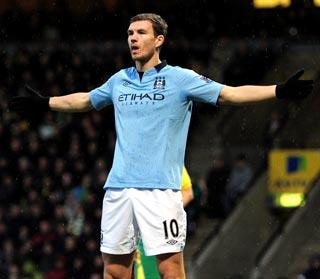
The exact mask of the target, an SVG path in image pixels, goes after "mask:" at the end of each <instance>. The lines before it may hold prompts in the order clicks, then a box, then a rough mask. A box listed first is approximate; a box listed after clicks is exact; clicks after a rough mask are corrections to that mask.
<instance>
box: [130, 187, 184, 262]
mask: <svg viewBox="0 0 320 279" xmlns="http://www.w3.org/2000/svg"><path fill="white" fill-rule="evenodd" d="M132 191H133V193H134V199H133V207H134V215H135V218H136V221H137V224H138V227H139V231H140V235H141V238H142V242H143V245H144V251H145V254H146V255H147V256H152V255H159V254H165V253H177V252H181V251H183V248H184V246H185V240H186V213H185V211H184V209H183V204H182V197H181V192H180V191H173V190H170V189H167V190H160V189H153V190H150V189H149V190H148V189H146V190H138V189H134V190H132Z"/></svg>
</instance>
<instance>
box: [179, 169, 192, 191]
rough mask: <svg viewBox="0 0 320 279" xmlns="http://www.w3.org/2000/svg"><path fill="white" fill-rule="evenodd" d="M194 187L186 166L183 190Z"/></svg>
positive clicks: (182, 183)
mask: <svg viewBox="0 0 320 279" xmlns="http://www.w3.org/2000/svg"><path fill="white" fill-rule="evenodd" d="M189 188H192V183H191V178H190V175H189V173H188V171H187V169H186V167H185V166H183V169H182V179H181V190H186V189H189Z"/></svg>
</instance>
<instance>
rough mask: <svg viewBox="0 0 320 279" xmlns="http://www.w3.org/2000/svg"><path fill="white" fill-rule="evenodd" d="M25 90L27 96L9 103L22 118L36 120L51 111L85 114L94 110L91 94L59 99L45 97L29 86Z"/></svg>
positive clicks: (12, 109)
mask: <svg viewBox="0 0 320 279" xmlns="http://www.w3.org/2000/svg"><path fill="white" fill-rule="evenodd" d="M25 89H26V92H27V94H26V95H24V96H17V97H13V98H11V99H10V101H9V109H10V110H11V111H14V112H16V113H18V114H19V115H21V116H22V117H27V118H35V117H37V116H38V115H41V114H42V113H43V112H46V111H49V110H54V111H62V112H83V111H88V110H91V109H92V105H91V102H90V94H89V93H86V92H79V93H73V94H69V95H65V96H59V97H45V96H42V95H41V94H40V93H39V92H37V91H35V90H34V89H32V88H31V87H29V86H26V87H25Z"/></svg>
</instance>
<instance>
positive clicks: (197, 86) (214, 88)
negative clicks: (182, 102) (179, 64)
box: [180, 69, 224, 105]
mask: <svg viewBox="0 0 320 279" xmlns="http://www.w3.org/2000/svg"><path fill="white" fill-rule="evenodd" d="M181 71H182V75H181V77H182V78H181V80H180V84H181V87H182V94H183V95H184V96H185V97H186V98H187V99H189V100H192V101H197V102H204V103H209V104H212V105H217V102H218V98H219V95H220V92H221V89H222V88H223V87H224V85H223V84H221V83H218V82H215V81H213V80H211V79H209V78H207V77H205V76H202V75H199V74H198V73H196V72H194V71H192V70H187V69H181Z"/></svg>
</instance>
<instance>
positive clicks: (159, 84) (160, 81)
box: [153, 77, 166, 89]
mask: <svg viewBox="0 0 320 279" xmlns="http://www.w3.org/2000/svg"><path fill="white" fill-rule="evenodd" d="M165 86H166V79H165V77H156V80H155V81H154V84H153V89H164V88H165Z"/></svg>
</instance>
